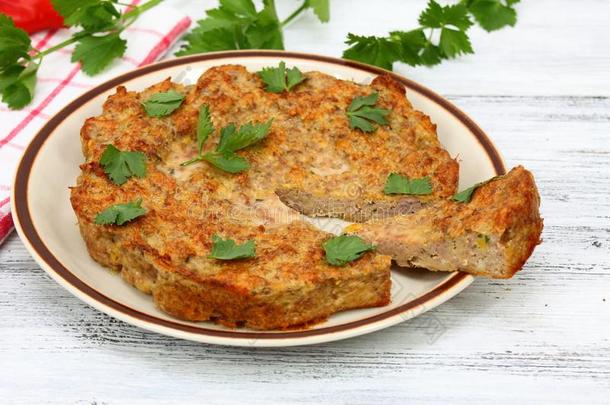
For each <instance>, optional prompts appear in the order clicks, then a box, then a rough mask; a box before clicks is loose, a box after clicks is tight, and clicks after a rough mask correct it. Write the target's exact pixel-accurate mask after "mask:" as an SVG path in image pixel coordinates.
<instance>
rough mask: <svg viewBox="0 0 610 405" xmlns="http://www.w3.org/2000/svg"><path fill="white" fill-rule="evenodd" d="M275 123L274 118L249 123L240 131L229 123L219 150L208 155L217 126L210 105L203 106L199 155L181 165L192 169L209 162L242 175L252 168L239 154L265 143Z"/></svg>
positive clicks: (198, 125) (221, 131)
mask: <svg viewBox="0 0 610 405" xmlns="http://www.w3.org/2000/svg"><path fill="white" fill-rule="evenodd" d="M272 122H273V120H272V119H271V120H269V121H267V122H264V123H259V124H254V123H251V122H249V123H247V124H244V125H242V126H240V127H239V129H237V127H236V126H235V124H229V125H227V126H226V127H224V128H222V129H221V130H220V140H219V141H218V145H217V146H216V150H215V151H213V152H207V153H205V154H204V153H203V145H204V144H205V141H206V140H207V139H208V137H209V136H210V135H211V134H212V133H214V124H213V123H212V118H211V116H210V110H209V108H208V106H207V105H202V106H201V107H200V109H199V119H198V122H197V149H198V153H197V156H195V157H194V158H193V159H190V160H187V161H186V162H182V163H181V166H188V165H190V164H192V163H195V162H199V161H201V160H206V161H207V162H208V163H210V164H212V165H214V166H216V167H217V168H219V169H221V170H224V171H225V172H229V173H239V172H242V171H244V170H248V168H250V164H249V163H248V161H247V160H246V159H245V158H243V157H241V156H239V155H238V154H237V153H235V152H237V151H238V150H241V149H244V148H247V147H248V146H251V145H254V144H255V143H257V142H260V141H262V140H263V139H264V138H265V137H266V136H267V134H268V133H269V129H270V128H271V123H272Z"/></svg>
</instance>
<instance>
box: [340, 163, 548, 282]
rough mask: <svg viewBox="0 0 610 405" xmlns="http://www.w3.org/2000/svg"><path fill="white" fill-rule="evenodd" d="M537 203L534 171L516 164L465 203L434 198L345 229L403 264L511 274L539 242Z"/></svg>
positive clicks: (540, 222) (540, 224)
mask: <svg viewBox="0 0 610 405" xmlns="http://www.w3.org/2000/svg"><path fill="white" fill-rule="evenodd" d="M539 205H540V197H539V195H538V190H537V188H536V184H535V182H534V177H533V176H532V174H531V173H530V172H529V171H527V170H526V169H524V168H523V167H522V166H518V167H516V168H514V169H513V170H511V171H510V172H509V173H508V174H506V175H504V176H501V177H498V178H496V179H494V180H492V181H490V182H489V183H487V184H485V185H483V186H481V187H479V188H477V189H476V191H475V192H474V194H473V196H472V200H471V201H470V202H468V203H463V202H456V201H453V200H443V201H438V202H435V203H431V204H429V205H428V206H427V207H426V208H424V209H421V210H419V211H417V212H416V213H414V214H410V215H401V216H397V217H394V218H386V219H383V220H377V221H371V222H369V223H367V224H362V225H355V226H351V227H350V228H349V231H350V232H351V233H356V234H358V235H360V236H362V237H363V238H365V239H367V240H369V241H371V242H374V243H376V244H378V245H379V246H378V250H379V251H380V252H382V253H385V254H389V255H391V256H392V257H393V258H394V259H395V260H397V261H398V263H399V264H402V265H412V266H420V267H425V268H427V269H429V270H438V271H456V270H459V271H464V272H468V273H471V274H475V275H480V276H486V277H492V278H510V277H512V276H513V275H514V274H515V273H516V272H517V271H519V270H520V269H521V268H522V267H523V265H524V264H525V261H526V260H527V259H528V258H529V257H530V255H531V254H532V252H533V250H534V247H535V246H536V245H537V244H538V243H540V235H541V232H542V227H543V220H542V218H541V217H540V212H539Z"/></svg>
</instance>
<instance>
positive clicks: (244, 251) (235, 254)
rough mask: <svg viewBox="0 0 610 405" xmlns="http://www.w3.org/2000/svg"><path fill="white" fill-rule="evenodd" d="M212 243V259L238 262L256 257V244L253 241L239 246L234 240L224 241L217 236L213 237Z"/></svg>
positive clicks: (210, 256)
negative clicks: (237, 260)
mask: <svg viewBox="0 0 610 405" xmlns="http://www.w3.org/2000/svg"><path fill="white" fill-rule="evenodd" d="M212 241H213V245H212V250H211V251H210V255H209V256H208V257H209V258H211V259H217V260H236V259H249V258H252V257H254V256H256V243H255V242H254V241H253V240H248V241H246V242H244V243H242V244H241V245H238V244H236V243H235V241H234V240H231V239H226V240H223V239H222V238H221V237H220V236H218V235H216V234H215V235H213V236H212Z"/></svg>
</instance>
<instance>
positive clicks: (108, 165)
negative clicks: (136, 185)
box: [100, 145, 146, 185]
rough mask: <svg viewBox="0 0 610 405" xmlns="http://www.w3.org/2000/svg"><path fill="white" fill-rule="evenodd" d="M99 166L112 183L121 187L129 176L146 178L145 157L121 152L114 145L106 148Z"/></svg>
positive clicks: (136, 153)
mask: <svg viewBox="0 0 610 405" xmlns="http://www.w3.org/2000/svg"><path fill="white" fill-rule="evenodd" d="M100 164H101V165H102V166H103V167H104V172H105V173H106V174H107V175H108V177H109V178H110V180H112V182H113V183H115V184H118V185H121V184H123V183H125V182H126V181H127V179H128V178H130V177H131V176H137V177H144V176H146V155H145V154H144V153H142V152H129V151H121V150H119V149H117V148H116V147H115V146H114V145H108V146H106V149H105V150H104V153H102V157H101V158H100Z"/></svg>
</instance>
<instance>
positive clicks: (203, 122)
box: [197, 104, 214, 155]
mask: <svg viewBox="0 0 610 405" xmlns="http://www.w3.org/2000/svg"><path fill="white" fill-rule="evenodd" d="M213 133H214V124H213V123H212V118H211V117H210V108H209V107H208V106H207V105H205V104H204V105H202V106H201V107H199V119H198V120H197V149H198V150H199V154H200V155H201V152H202V151H203V144H204V143H205V141H206V140H207V139H208V136H210V134H213Z"/></svg>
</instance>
